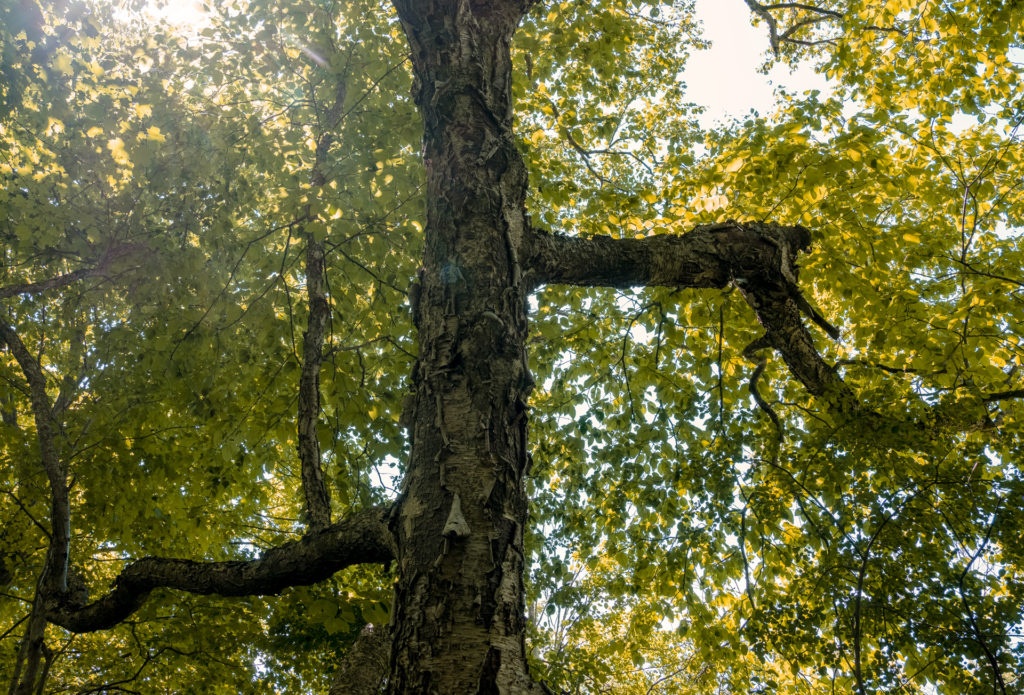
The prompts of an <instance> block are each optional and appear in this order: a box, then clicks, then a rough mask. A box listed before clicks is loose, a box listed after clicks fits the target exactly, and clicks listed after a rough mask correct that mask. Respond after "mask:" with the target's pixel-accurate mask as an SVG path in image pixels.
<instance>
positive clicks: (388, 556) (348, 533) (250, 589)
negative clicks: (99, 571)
mask: <svg viewBox="0 0 1024 695" xmlns="http://www.w3.org/2000/svg"><path fill="white" fill-rule="evenodd" d="M386 513H387V512H386V510H385V509H383V508H381V507H374V508H371V509H367V510H364V511H361V512H357V513H355V514H353V515H352V516H350V517H348V518H347V519H345V520H342V521H339V522H337V523H335V524H332V525H330V526H328V527H327V528H325V529H323V530H321V531H318V532H315V533H311V534H309V535H307V536H304V537H303V538H302V539H300V540H297V541H292V542H289V543H285V544H283V545H280V546H277V547H276V548H271V549H269V550H267V551H265V552H264V553H263V554H262V555H261V556H260V558H259V559H258V560H248V561H245V560H235V561H227V562H195V561H193V560H176V559H169V558H160V557H145V558H142V559H141V560H136V561H135V562H133V563H131V564H129V565H128V566H126V567H125V568H124V569H123V570H122V571H121V574H120V575H119V576H118V577H117V579H116V580H115V581H114V588H113V589H112V590H111V591H110V593H108V594H107V595H106V596H104V597H103V598H101V599H99V600H98V601H95V602H93V603H90V604H88V605H85V606H75V605H71V604H70V602H69V601H68V600H67V599H65V600H64V601H63V602H61V603H57V604H55V605H52V606H50V607H48V609H47V614H46V617H47V619H48V620H49V621H50V622H51V623H53V624H55V625H59V626H61V627H63V628H65V629H66V630H70V631H71V632H95V631H97V630H104V629H107V628H110V627H113V626H114V625H117V624H118V623H120V622H121V621H122V620H124V619H125V618H127V617H128V616H129V615H131V614H132V613H134V612H135V611H136V610H138V609H139V608H140V607H141V606H142V604H143V603H145V601H146V598H147V597H148V596H149V593H150V592H151V591H153V590H154V589H159V588H168V589H178V590H179V591H187V592H189V593H193V594H216V595H219V596H265V595H270V594H277V593H279V592H280V591H281V590H283V589H285V588H287V587H290V586H306V585H309V584H316V583H317V582H320V581H323V580H324V579H327V578H328V577H330V576H331V575H332V574H334V573H335V572H337V571H339V570H341V569H344V568H345V567H349V566H351V565H357V564H367V563H371V564H385V563H388V562H390V561H391V560H392V559H393V558H394V556H395V549H394V541H393V539H392V536H391V533H390V531H388V528H387V523H386V521H385V515H386Z"/></svg>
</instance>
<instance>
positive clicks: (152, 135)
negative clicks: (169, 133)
mask: <svg viewBox="0 0 1024 695" xmlns="http://www.w3.org/2000/svg"><path fill="white" fill-rule="evenodd" d="M146 137H147V138H149V139H150V140H156V141H157V142H164V141H166V140H167V138H165V137H164V134H163V133H161V132H160V129H159V128H157V127H156V126H155V125H154V126H150V127H149V130H147V131H146Z"/></svg>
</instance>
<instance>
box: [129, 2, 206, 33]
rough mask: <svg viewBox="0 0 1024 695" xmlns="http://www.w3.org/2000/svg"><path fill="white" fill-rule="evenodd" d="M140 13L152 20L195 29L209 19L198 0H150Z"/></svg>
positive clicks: (202, 4)
mask: <svg viewBox="0 0 1024 695" xmlns="http://www.w3.org/2000/svg"><path fill="white" fill-rule="evenodd" d="M142 14H143V16H144V17H146V18H147V19H150V20H151V21H153V22H165V23H167V24H170V25H172V26H174V27H177V28H179V29H196V28H199V27H202V26H203V25H205V24H207V23H208V22H209V20H210V14H209V12H208V11H207V10H206V8H205V7H204V3H203V2H201V1H200V0H152V1H151V2H148V3H146V5H145V7H144V9H143V10H142Z"/></svg>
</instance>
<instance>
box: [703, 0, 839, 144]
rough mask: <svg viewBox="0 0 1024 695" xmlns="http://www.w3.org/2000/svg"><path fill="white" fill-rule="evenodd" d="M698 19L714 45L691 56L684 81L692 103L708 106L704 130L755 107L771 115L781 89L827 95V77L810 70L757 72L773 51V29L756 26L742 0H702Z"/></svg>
mask: <svg viewBox="0 0 1024 695" xmlns="http://www.w3.org/2000/svg"><path fill="white" fill-rule="evenodd" d="M697 17H699V18H700V20H701V21H702V22H703V24H704V37H705V38H706V39H708V40H709V41H711V44H712V45H711V49H710V50H707V51H701V52H699V53H695V54H691V55H690V57H689V59H688V62H687V69H686V71H685V72H684V73H683V80H684V81H685V82H686V90H687V93H688V94H689V98H690V100H691V101H693V102H695V103H697V104H700V105H702V106H705V107H707V108H708V111H707V113H705V114H704V115H703V116H702V118H701V119H700V121H701V125H702V126H705V127H706V126H710V125H713V124H714V123H715V122H716V121H719V120H723V119H726V118H729V117H741V116H745V115H747V113H749V111H750V109H751V108H753V109H754V110H756V111H758V112H759V113H761V114H762V115H764V114H766V113H768V112H769V111H771V110H772V105H773V103H774V90H775V88H776V87H777V86H785V87H786V88H787V89H789V90H791V91H797V92H803V91H806V90H808V89H820V90H822V92H825V91H826V81H825V78H824V77H823V76H821V75H816V74H815V73H814V71H813V70H812V69H811V67H810V66H804V67H802V68H801V69H800V70H798V71H796V72H792V73H791V72H790V69H789V68H788V67H786V66H781V65H779V66H775V67H774V68H772V70H771V71H770V72H769V73H768V74H767V75H763V74H761V73H760V72H758V69H759V68H760V67H761V65H762V63H763V62H764V59H765V55H766V51H768V50H769V48H770V47H769V44H768V29H767V27H765V26H764V25H763V24H762V25H761V26H759V27H754V26H752V25H751V23H750V22H751V15H750V8H748V7H747V5H746V3H745V2H743V0H697Z"/></svg>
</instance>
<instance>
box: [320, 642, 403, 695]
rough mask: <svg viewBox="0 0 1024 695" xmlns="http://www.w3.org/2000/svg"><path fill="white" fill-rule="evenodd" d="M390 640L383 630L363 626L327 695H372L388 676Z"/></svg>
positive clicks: (342, 661)
mask: <svg viewBox="0 0 1024 695" xmlns="http://www.w3.org/2000/svg"><path fill="white" fill-rule="evenodd" d="M390 650H391V640H390V639H389V638H388V629H387V627H380V626H376V625H367V626H366V627H364V628H363V630H362V632H360V633H359V637H357V638H356V641H355V643H354V644H353V645H352V647H351V648H350V649H349V650H348V652H346V654H345V656H344V657H343V658H342V660H341V663H340V664H338V670H337V672H336V673H335V674H334V679H333V680H332V682H331V689H330V692H329V694H328V695H376V694H377V693H379V692H380V691H381V685H382V684H383V682H384V677H385V676H387V674H388V654H389V653H390Z"/></svg>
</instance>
